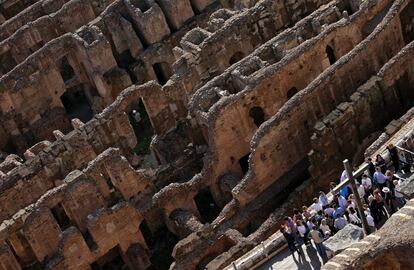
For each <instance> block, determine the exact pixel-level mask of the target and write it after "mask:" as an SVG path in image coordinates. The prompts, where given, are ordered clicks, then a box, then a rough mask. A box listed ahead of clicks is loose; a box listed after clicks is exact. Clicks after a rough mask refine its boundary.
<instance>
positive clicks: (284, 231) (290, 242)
mask: <svg viewBox="0 0 414 270" xmlns="http://www.w3.org/2000/svg"><path fill="white" fill-rule="evenodd" d="M280 232H281V233H282V234H283V236H284V237H285V239H286V242H287V244H288V248H289V250H290V252H291V253H292V255H293V254H294V252H295V251H297V252H298V254H302V253H301V252H300V250H299V249H298V248H297V246H296V242H295V239H294V238H293V237H292V235H291V233H290V232H289V231H288V229H287V228H286V227H285V226H282V228H280Z"/></svg>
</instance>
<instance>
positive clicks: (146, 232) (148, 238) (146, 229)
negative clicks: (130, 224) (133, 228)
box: [139, 219, 155, 247]
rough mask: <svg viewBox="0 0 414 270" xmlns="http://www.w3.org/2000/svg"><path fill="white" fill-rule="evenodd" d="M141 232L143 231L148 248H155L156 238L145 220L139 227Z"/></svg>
mask: <svg viewBox="0 0 414 270" xmlns="http://www.w3.org/2000/svg"><path fill="white" fill-rule="evenodd" d="M139 230H140V231H141V234H142V236H143V237H144V240H145V243H147V246H148V247H151V246H154V244H155V243H153V241H154V238H153V235H152V232H151V230H150V228H149V227H148V224H147V221H146V220H145V219H144V220H143V221H142V222H141V224H140V225H139Z"/></svg>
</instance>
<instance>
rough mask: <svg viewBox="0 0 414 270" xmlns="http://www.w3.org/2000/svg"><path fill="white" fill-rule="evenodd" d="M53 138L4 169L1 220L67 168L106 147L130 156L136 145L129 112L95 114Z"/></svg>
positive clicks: (80, 165)
mask: <svg viewBox="0 0 414 270" xmlns="http://www.w3.org/2000/svg"><path fill="white" fill-rule="evenodd" d="M56 139H57V140H56V141H55V142H53V143H52V144H50V145H49V146H46V147H45V148H44V149H42V150H41V151H39V152H38V153H36V154H35V153H33V154H32V155H33V156H32V157H31V158H30V159H28V160H27V161H26V162H25V163H23V164H20V165H19V164H18V165H17V166H15V167H14V168H11V169H10V168H9V169H10V171H4V172H3V173H5V174H6V175H5V176H4V179H3V180H2V184H1V194H0V201H1V203H0V205H1V206H0V220H4V219H6V218H8V217H10V216H12V215H14V214H15V213H16V212H17V211H18V210H19V209H21V208H24V207H26V206H27V205H29V204H30V203H33V202H35V201H36V200H37V199H38V198H39V197H40V196H42V194H44V193H45V192H46V191H47V190H49V189H51V188H53V187H54V186H57V185H59V183H60V181H61V180H62V179H63V178H64V177H65V176H66V175H67V174H68V173H69V172H70V171H72V170H74V169H77V168H84V167H85V166H86V165H87V164H88V162H89V161H91V160H92V159H94V158H95V157H96V156H97V155H98V154H100V153H102V152H103V151H104V150H105V149H107V148H108V147H111V146H116V147H119V148H120V149H122V152H123V154H124V155H126V156H129V155H130V154H131V153H132V149H133V148H134V147H135V145H136V137H135V134H134V131H133V130H132V127H131V126H130V124H129V119H128V116H127V115H126V114H123V113H120V114H114V115H112V116H111V118H106V119H105V118H99V117H96V118H95V119H93V120H91V121H89V122H88V123H86V124H85V125H83V126H81V127H77V128H75V130H74V131H72V132H70V133H68V134H67V135H63V134H62V135H59V134H58V133H57V138H56Z"/></svg>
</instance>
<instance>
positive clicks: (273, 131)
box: [233, 1, 408, 205]
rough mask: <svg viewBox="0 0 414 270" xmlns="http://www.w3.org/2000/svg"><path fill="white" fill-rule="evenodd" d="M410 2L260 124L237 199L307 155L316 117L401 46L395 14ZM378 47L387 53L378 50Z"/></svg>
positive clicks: (247, 197) (398, 6)
mask: <svg viewBox="0 0 414 270" xmlns="http://www.w3.org/2000/svg"><path fill="white" fill-rule="evenodd" d="M407 3H408V2H407V1H397V2H395V3H394V5H393V7H392V8H391V9H390V11H389V12H388V14H387V16H386V17H385V19H384V20H383V22H381V23H380V25H379V26H378V27H377V28H376V29H375V30H374V32H373V33H372V34H371V35H369V36H368V38H367V39H365V40H364V41H363V42H361V43H360V44H359V45H358V46H357V47H356V48H355V49H353V50H352V51H351V52H350V53H348V54H347V55H346V56H344V57H342V58H341V59H340V60H339V61H338V62H337V63H335V64H334V65H333V66H331V67H330V68H328V69H327V70H326V71H324V72H323V73H322V74H321V75H320V76H319V77H318V78H317V79H316V80H315V81H314V82H313V83H311V84H310V85H309V86H308V87H307V88H305V89H304V90H302V91H301V92H300V93H299V94H297V95H295V96H294V97H293V98H292V99H290V100H289V101H288V102H287V103H286V104H285V105H283V107H282V108H281V109H280V110H279V111H278V113H277V114H276V115H275V116H273V117H272V118H271V119H270V120H268V121H267V122H266V123H265V124H263V125H262V126H261V127H260V128H259V129H258V131H257V132H256V134H255V135H254V137H253V139H252V143H251V152H252V154H251V156H250V164H249V165H250V167H249V172H248V173H247V175H246V176H245V178H244V179H243V180H242V182H241V183H240V184H239V185H238V186H237V187H236V188H235V189H234V190H233V193H234V196H235V198H236V199H237V201H239V202H240V203H241V204H242V205H243V204H245V203H246V202H248V201H250V200H251V199H252V198H254V197H255V195H254V194H259V193H260V191H262V190H264V189H265V188H266V187H268V186H269V184H270V183H271V182H268V179H278V178H279V177H280V176H281V175H283V173H284V172H287V171H288V170H289V169H290V168H291V167H292V166H293V165H295V164H297V163H298V162H300V161H301V160H302V159H304V158H306V154H307V153H308V151H309V150H310V136H309V134H311V127H313V125H314V124H315V123H316V121H317V120H318V119H319V118H320V117H322V116H324V115H327V114H328V113H329V112H330V111H331V110H332V109H333V107H334V106H335V104H339V103H340V102H342V101H344V100H346V99H347V97H348V96H350V95H351V94H352V93H353V92H354V89H356V88H357V87H358V86H360V85H361V84H362V83H363V82H364V81H366V80H368V79H369V78H370V77H371V76H372V75H374V74H375V73H376V72H378V71H379V69H380V68H381V66H382V63H385V62H386V61H388V60H389V59H390V58H391V57H392V56H393V55H395V54H397V53H398V51H399V50H401V49H402V47H403V46H404V41H403V40H402V38H403V37H402V33H401V31H400V29H401V25H400V21H399V18H398V16H396V15H397V14H398V13H399V12H400V10H401V9H402V8H403V7H404V6H405V5H407ZM398 29H399V30H398ZM390 40H393V42H390ZM378 51H381V52H383V53H381V54H378V53H377V52H378ZM270 74H271V73H270ZM270 74H269V75H270ZM270 78H271V75H270ZM270 78H269V80H270ZM326 89H329V91H327V90H326ZM299 104H301V105H299ZM305 104H306V105H305ZM305 120H306V121H307V122H304V121H305ZM287 150H291V151H287ZM273 168H278V171H275V170H274V169H273Z"/></svg>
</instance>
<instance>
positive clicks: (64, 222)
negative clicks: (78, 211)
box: [50, 203, 71, 231]
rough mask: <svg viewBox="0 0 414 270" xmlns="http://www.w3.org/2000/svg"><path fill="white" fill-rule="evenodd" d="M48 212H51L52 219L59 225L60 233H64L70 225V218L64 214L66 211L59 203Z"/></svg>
mask: <svg viewBox="0 0 414 270" xmlns="http://www.w3.org/2000/svg"><path fill="white" fill-rule="evenodd" d="M50 211H51V212H52V215H53V217H54V218H55V219H56V221H57V223H58V224H59V227H60V230H61V231H64V230H66V229H67V228H69V227H70V225H71V222H70V218H69V217H68V215H67V214H66V211H65V209H64V208H63V206H62V204H61V203H59V204H58V205H56V206H55V207H53V208H52V209H50Z"/></svg>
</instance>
